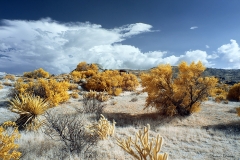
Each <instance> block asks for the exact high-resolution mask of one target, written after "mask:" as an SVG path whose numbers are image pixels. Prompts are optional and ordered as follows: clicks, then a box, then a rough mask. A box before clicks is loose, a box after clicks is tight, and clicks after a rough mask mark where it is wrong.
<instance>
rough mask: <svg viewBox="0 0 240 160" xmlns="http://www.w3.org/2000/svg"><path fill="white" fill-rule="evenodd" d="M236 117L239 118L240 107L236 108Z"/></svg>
mask: <svg viewBox="0 0 240 160" xmlns="http://www.w3.org/2000/svg"><path fill="white" fill-rule="evenodd" d="M236 111H237V114H238V116H240V107H238V108H236Z"/></svg>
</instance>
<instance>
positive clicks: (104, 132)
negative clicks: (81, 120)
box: [87, 114, 116, 140]
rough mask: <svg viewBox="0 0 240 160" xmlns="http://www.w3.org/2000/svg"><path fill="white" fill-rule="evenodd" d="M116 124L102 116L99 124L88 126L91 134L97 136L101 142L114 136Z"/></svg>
mask: <svg viewBox="0 0 240 160" xmlns="http://www.w3.org/2000/svg"><path fill="white" fill-rule="evenodd" d="M115 124H116V122H115V121H114V120H113V122H112V124H111V122H109V121H108V120H107V119H106V118H105V117H104V116H103V115H102V114H101V118H100V119H99V120H98V122H97V123H95V124H91V125H89V126H87V128H88V129H89V130H90V132H91V133H92V134H93V135H94V134H97V135H98V136H99V138H100V139H101V140H105V139H107V138H108V136H113V134H114V130H115Z"/></svg>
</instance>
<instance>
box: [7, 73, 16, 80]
mask: <svg viewBox="0 0 240 160" xmlns="http://www.w3.org/2000/svg"><path fill="white" fill-rule="evenodd" d="M4 79H9V80H11V81H14V80H15V76H14V75H12V74H7V75H5V76H4Z"/></svg>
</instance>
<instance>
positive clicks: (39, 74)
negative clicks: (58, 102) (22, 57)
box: [23, 68, 50, 78]
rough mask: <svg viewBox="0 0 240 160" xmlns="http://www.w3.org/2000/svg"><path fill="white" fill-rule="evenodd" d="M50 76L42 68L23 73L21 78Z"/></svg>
mask: <svg viewBox="0 0 240 160" xmlns="http://www.w3.org/2000/svg"><path fill="white" fill-rule="evenodd" d="M49 76H50V74H49V73H48V72H46V71H44V70H43V69H42V68H39V69H37V70H34V71H32V72H24V73H23V77H28V78H49Z"/></svg>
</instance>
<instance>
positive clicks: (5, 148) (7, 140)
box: [0, 121, 21, 160]
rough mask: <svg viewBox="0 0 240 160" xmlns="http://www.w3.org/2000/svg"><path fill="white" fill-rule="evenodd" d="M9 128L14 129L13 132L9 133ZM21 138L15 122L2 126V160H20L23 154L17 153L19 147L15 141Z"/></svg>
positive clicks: (0, 146)
mask: <svg viewBox="0 0 240 160" xmlns="http://www.w3.org/2000/svg"><path fill="white" fill-rule="evenodd" d="M8 127H14V128H13V129H12V131H11V132H10V131H7V128H8ZM19 138H20V134H19V132H18V129H17V127H16V125H15V123H14V122H9V121H8V122H5V123H3V125H2V126H0V159H3V160H11V159H20V156H21V153H20V152H18V151H17V149H18V145H17V144H15V141H16V140H17V139H19Z"/></svg>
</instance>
